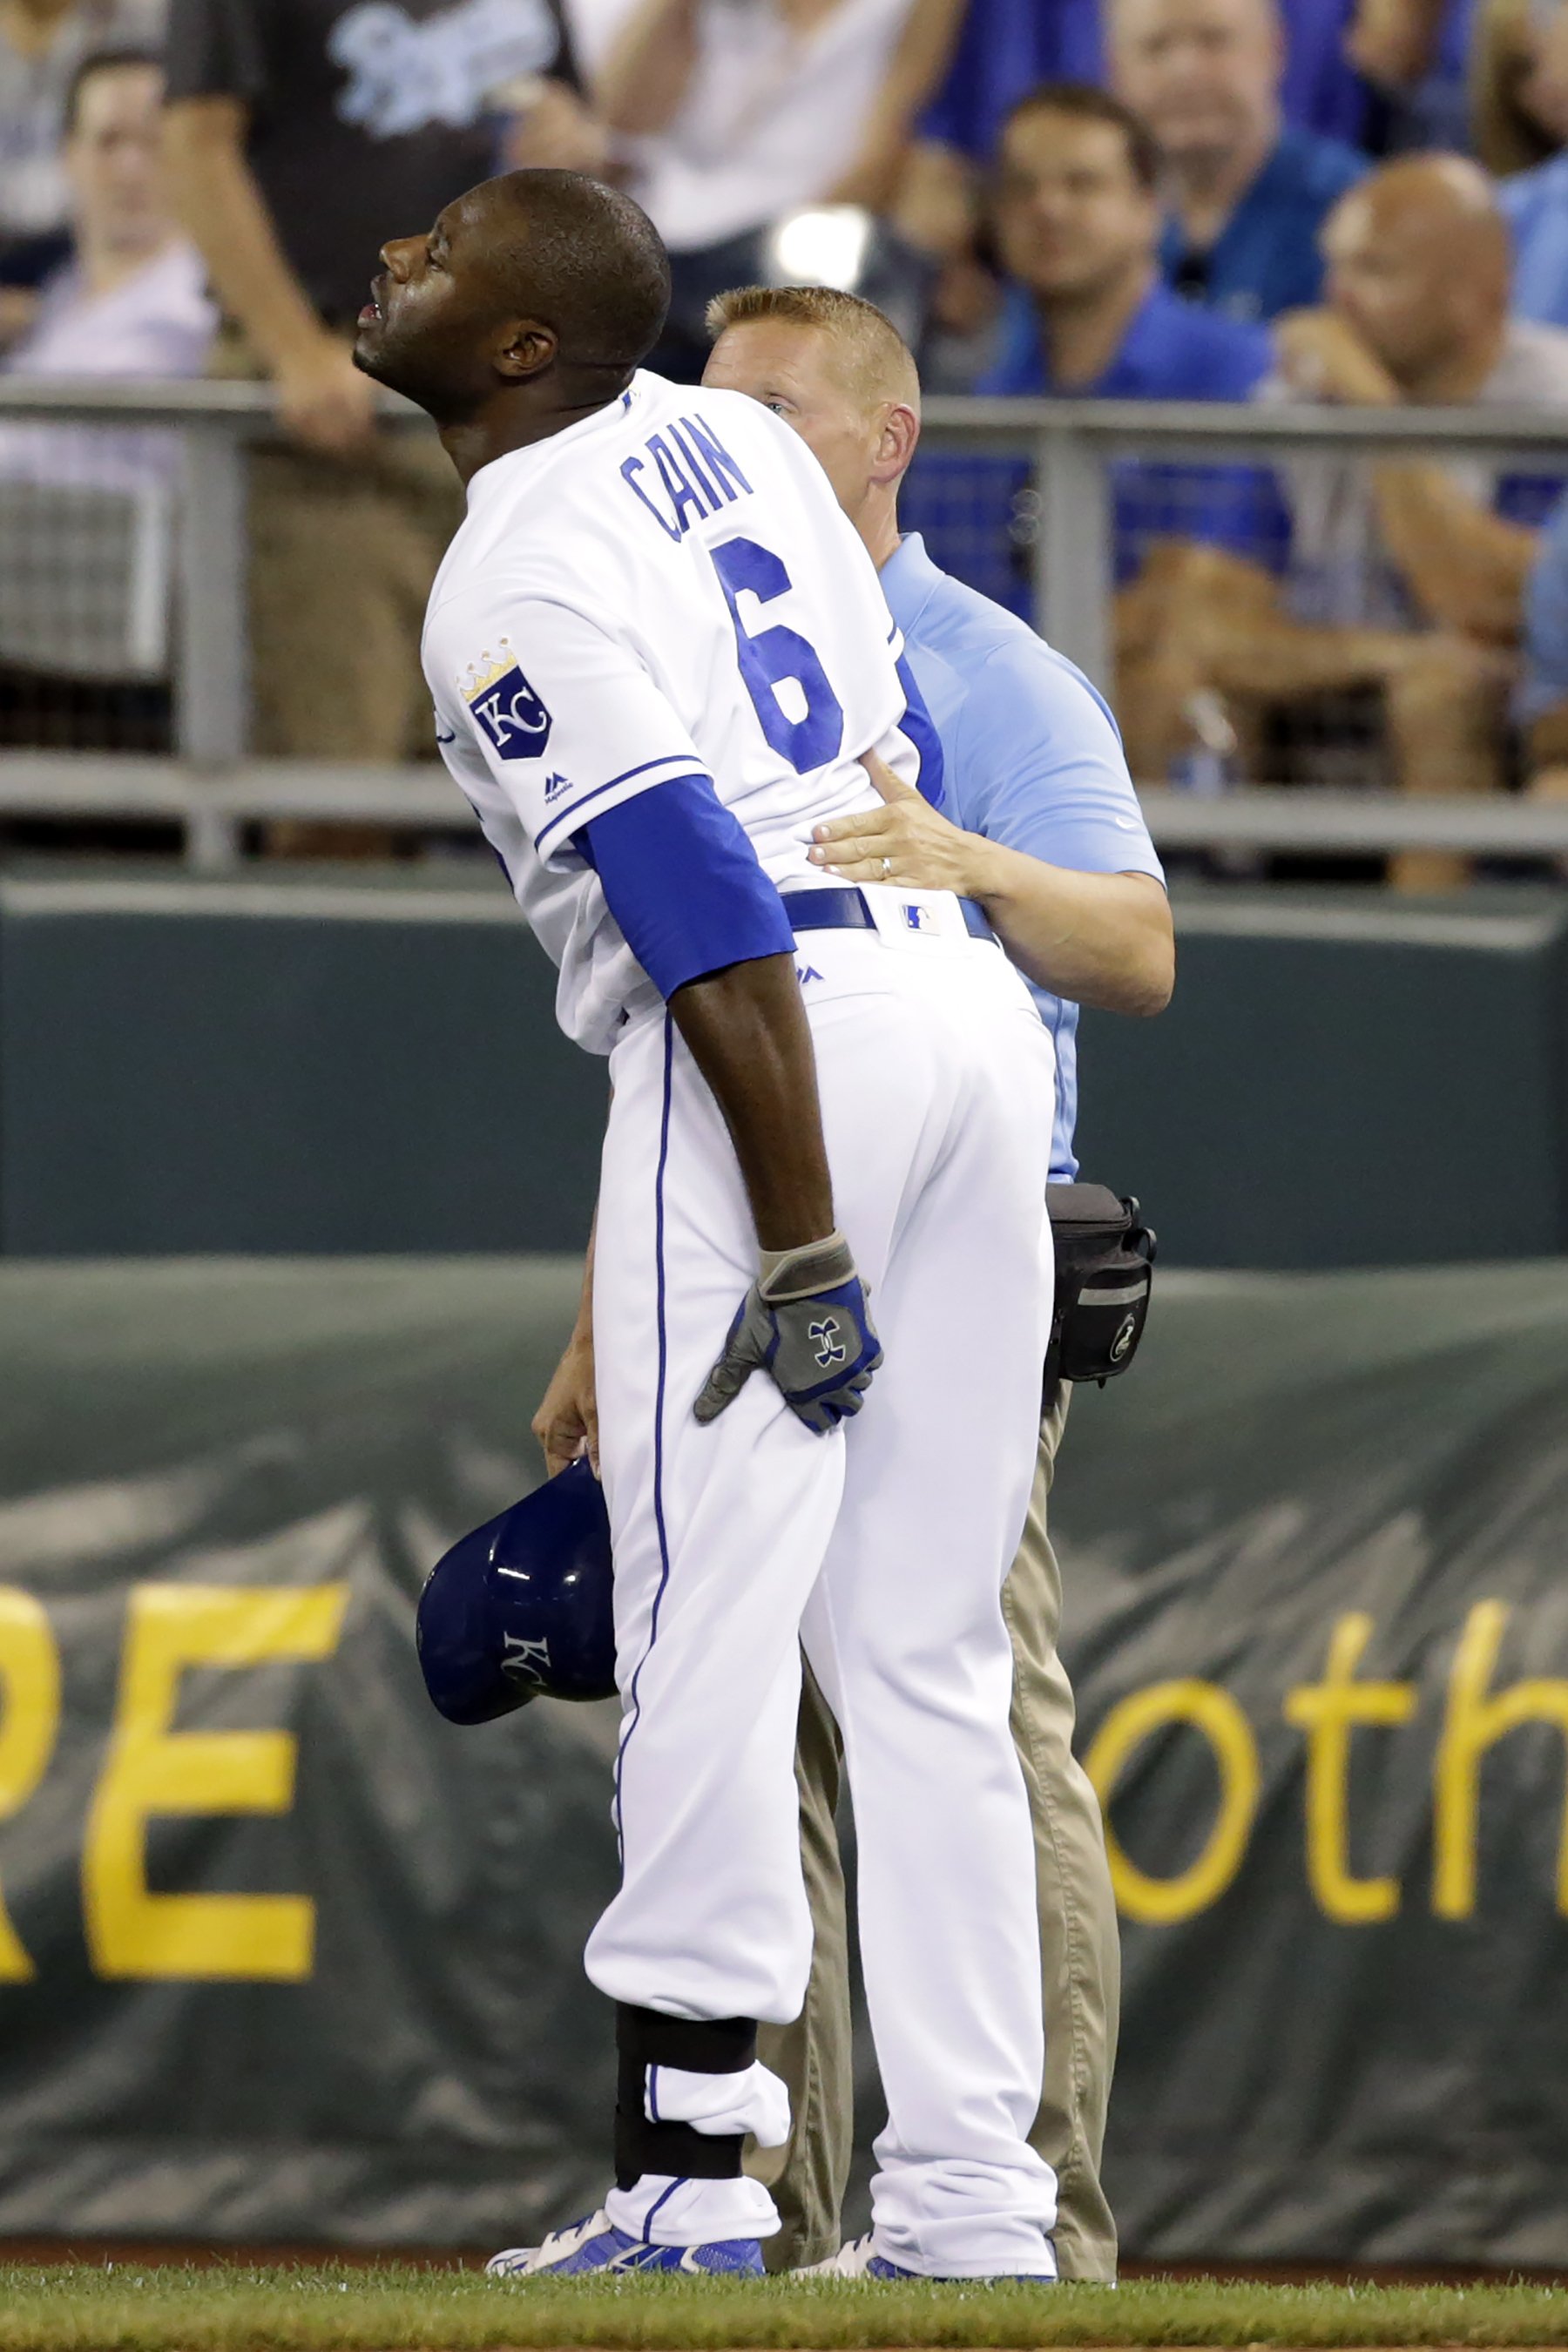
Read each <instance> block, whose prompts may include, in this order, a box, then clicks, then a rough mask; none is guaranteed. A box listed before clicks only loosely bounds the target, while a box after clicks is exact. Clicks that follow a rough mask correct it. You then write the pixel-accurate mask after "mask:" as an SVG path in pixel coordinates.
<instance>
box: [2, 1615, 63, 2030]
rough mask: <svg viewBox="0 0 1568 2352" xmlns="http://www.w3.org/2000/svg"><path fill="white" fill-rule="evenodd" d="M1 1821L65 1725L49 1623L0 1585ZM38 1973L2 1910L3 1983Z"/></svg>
mask: <svg viewBox="0 0 1568 2352" xmlns="http://www.w3.org/2000/svg"><path fill="white" fill-rule="evenodd" d="M0 1683H3V1684H4V1685H5V1713H4V1715H0V1821H5V1820H7V1819H9V1817H10V1815H11V1814H12V1813H16V1812H20V1811H21V1809H22V1807H23V1806H24V1805H25V1804H26V1801H27V1800H28V1798H29V1797H30V1796H31V1795H32V1793H33V1791H34V1790H35V1789H36V1788H37V1785H38V1783H39V1781H40V1780H42V1779H43V1777H44V1768H45V1766H46V1765H47V1763H48V1760H49V1758H50V1757H51V1756H52V1755H53V1754H54V1748H55V1734H56V1733H57V1732H58V1729H59V1724H60V1656H59V1652H58V1650H57V1649H56V1647H55V1637H54V1635H53V1633H50V1631H49V1621H48V1619H47V1617H46V1616H45V1614H44V1612H43V1610H42V1609H41V1608H40V1606H39V1604H38V1603H37V1601H35V1600H34V1599H33V1596H32V1594H31V1593H30V1592H18V1591H16V1589H15V1587H13V1586H11V1585H0ZM36 1975H37V1970H36V1969H35V1968H34V1966H33V1963H32V1961H31V1960H30V1959H29V1958H27V1955H26V1952H25V1951H24V1950H23V1949H22V1946H21V1944H20V1942H19V1941H18V1939H17V1936H16V1929H15V1928H14V1927H12V1925H11V1922H10V1921H9V1919H7V1917H6V1916H5V1911H4V1910H3V1909H0V1983H10V1984H16V1983H20V1982H24V1981H25V1980H26V1979H27V1978H28V1977H31V1976H36Z"/></svg>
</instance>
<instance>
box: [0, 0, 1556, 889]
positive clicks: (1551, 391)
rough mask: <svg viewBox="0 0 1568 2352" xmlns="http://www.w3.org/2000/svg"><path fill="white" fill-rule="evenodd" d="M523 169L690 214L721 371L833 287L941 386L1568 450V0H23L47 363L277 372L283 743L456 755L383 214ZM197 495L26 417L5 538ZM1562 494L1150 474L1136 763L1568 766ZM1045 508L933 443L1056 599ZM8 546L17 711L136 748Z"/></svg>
mask: <svg viewBox="0 0 1568 2352" xmlns="http://www.w3.org/2000/svg"><path fill="white" fill-rule="evenodd" d="M525 163H544V164H563V165H568V166H571V167H573V168H575V169H581V170H584V171H588V172H592V173H600V174H603V175H605V176H607V177H613V178H615V179H616V180H618V181H619V182H620V183H621V184H624V185H626V186H627V187H629V188H630V189H631V190H632V192H633V193H634V194H637V196H638V198H639V199H640V200H641V202H642V203H643V204H644V205H647V209H648V210H649V212H650V213H651V214H652V215H653V218H654V220H655V221H656V223H657V225H658V227H659V229H660V230H661V232H662V234H663V236H664V237H665V239H666V242H667V244H668V247H669V248H670V252H671V255H672V258H673V265H674V273H675V302H674V307H673V310H672V312H671V316H670V321H669V326H668V331H667V333H666V336H665V339H664V341H663V342H662V344H661V345H660V347H659V349H658V352H656V354H655V355H654V359H653V362H652V363H653V364H654V365H656V366H658V367H659V368H660V369H662V370H663V371H664V372H665V373H669V374H673V375H676V376H678V377H681V378H688V379H693V380H694V379H695V378H696V377H697V376H698V375H699V374H700V372H701V368H702V365H703V362H704V360H705V357H706V352H707V336H706V331H705V329H704V324H703V320H704V313H705V311H706V309H707V305H708V303H709V301H710V299H711V298H712V297H713V296H714V295H715V294H717V293H719V292H721V291H722V290H724V289H726V288H729V287H732V286H734V285H737V284H743V283H748V282H753V281H757V280H763V281H767V282H770V283H789V282H799V283H812V282H827V283H834V284H838V285H843V286H847V287H850V288H852V289H854V290H856V291H858V292H860V293H862V294H865V295H867V296H868V297H869V298H870V299H873V300H875V301H878V302H879V303H880V304H881V305H882V307H883V308H884V309H886V310H888V311H889V315H890V316H891V317H892V318H893V319H894V320H895V322H896V323H897V324H898V325H899V327H900V330H901V331H903V332H904V333H905V334H906V335H907V336H908V338H909V340H910V341H911V343H912V344H913V345H914V346H915V348H916V349H917V351H918V352H919V355H920V359H921V373H922V377H923V381H924V383H925V385H926V388H927V390H928V391H931V392H946V393H961V394H962V393H968V392H974V393H992V394H1034V395H1041V394H1058V395H1066V396H1072V397H1075V398H1079V399H1083V398H1108V399H1110V398H1114V399H1121V400H1127V399H1131V400H1168V399H1181V400H1188V401H1203V402H1210V403H1222V404H1223V403H1242V402H1247V403H1251V402H1258V403H1264V404H1269V403H1280V402H1290V403H1300V402H1303V401H1306V402H1311V403H1343V404H1352V405H1356V406H1377V407H1398V406H1401V405H1405V404H1414V405H1418V406H1422V407H1427V406H1431V405H1435V404H1471V403H1480V404H1485V405H1486V406H1487V407H1488V408H1489V409H1493V410H1496V409H1507V408H1509V407H1513V408H1519V409H1526V410H1535V411H1538V410H1540V409H1542V408H1543V407H1544V408H1551V407H1555V406H1559V405H1561V406H1562V407H1563V413H1564V427H1565V434H1564V437H1565V440H1568V0H0V373H9V374H11V375H29V374H30V375H33V376H41V377H65V376H71V377H79V376H86V375H101V376H110V377H120V378H124V379H132V378H137V377H142V378H153V379H156V378H168V377H172V376H181V375H187V376H188V375H195V374H200V373H219V374H224V375H228V376H250V377H256V378H266V379H268V380H270V382H271V383H273V385H274V386H275V388H276V393H277V403H278V418H279V425H278V430H277V432H276V434H275V435H274V436H273V437H272V438H271V439H269V440H268V442H267V443H266V444H265V445H264V446H261V447H259V448H258V450H257V451H256V452H255V453H254V456H253V457H252V460H251V465H250V530H251V557H250V563H251V576H250V610H251V677H252V681H253V698H254V719H253V744H254V748H255V749H256V750H258V751H262V752H270V753H277V754H281V755H286V756H289V757H291V758H294V759H298V760H345V761H359V762H379V761H400V760H404V759H408V758H413V757H418V756H421V755H425V754H427V753H428V751H429V749H430V740H429V737H430V730H429V718H428V711H427V709H426V698H425V696H424V693H423V689H422V686H421V682H420V678H419V672H418V663H417V660H416V642H417V633H418V626H419V620H420V615H421V612H422V607H423V603H424V598H425V594H426V589H427V586H428V583H429V581H430V578H431V576H432V574H433V572H434V569H435V566H436V563H437V560H438V557H439V554H440V551H441V549H442V547H443V545H444V543H445V540H446V538H447V534H448V533H449V531H450V530H451V528H452V526H453V522H454V520H455V514H456V499H457V492H456V488H455V485H454V482H453V480H452V478H451V477H450V474H449V470H448V469H447V467H446V464H445V461H444V460H443V459H442V457H440V454H439V452H438V451H437V449H436V448H435V447H434V446H433V445H432V444H431V442H430V441H429V440H428V438H426V436H420V435H411V434H408V433H406V432H403V431H399V430H397V429H395V428H392V427H388V426H386V425H384V424H378V422H377V419H376V415H375V413H374V395H373V392H372V388H371V386H370V385H369V383H367V382H366V380H365V379H364V378H363V377H362V376H360V375H358V374H356V373H355V372H354V371H353V367H352V365H351V362H350V358H349V342H350V337H351V334H352V330H353V321H354V319H355V317H356V314H357V312H358V310H359V308H360V305H361V303H362V301H363V299H364V296H365V292H366V289H367V283H368V279H369V277H370V275H371V273H372V271H373V270H374V267H375V256H376V251H377V247H378V245H379V243H380V241H381V240H382V238H383V237H384V236H386V235H388V234H389V233H394V232H398V233H401V232H406V231H409V230H414V229H417V228H420V227H422V226H426V225H427V224H428V222H429V221H430V220H431V219H433V217H434V215H436V213H437V211H438V210H439V209H440V207H441V206H442V205H444V204H445V203H446V202H447V201H448V200H449V199H450V198H451V197H452V196H454V195H455V194H458V193H459V192H460V191H461V190H462V189H463V188H465V187H466V186H468V185H469V184H471V183H472V182H474V181H475V180H477V179H479V178H482V177H483V176H485V175H486V174H487V173H489V172H490V171H491V170H493V169H496V168H498V167H500V166H504V165H509V164H525ZM174 480H175V468H174V451H173V448H172V446H171V444H170V441H169V438H168V436H166V435H160V434H159V433H157V432H155V431H151V430H148V429H143V430H142V431H140V432H132V431H127V430H115V431H112V432H99V431H96V430H93V431H89V430H87V429H85V428H79V427H78V428H66V427H60V426H49V425H37V424H32V423H27V424H19V423H9V424H5V425H0V535H3V532H4V523H5V512H6V510H7V509H6V501H7V500H9V499H13V498H15V497H19V496H22V495H24V494H26V495H29V496H30V495H35V494H36V493H37V492H38V491H39V490H40V489H41V488H47V487H48V486H49V485H50V484H53V485H54V486H55V487H56V488H57V489H58V490H59V491H61V492H65V491H69V492H70V493H71V494H72V495H73V496H79V497H87V496H90V495H109V494H118V495H120V496H121V497H124V498H132V499H141V500H142V506H143V508H145V509H146V510H147V511H148V512H152V511H153V506H155V504H156V502H157V501H159V500H163V501H164V502H165V504H166V502H167V501H168V500H170V499H172V498H173V497H174ZM1565 480H1568V456H1565V457H1564V460H1563V466H1562V467H1561V469H1560V470H1558V469H1555V468H1554V467H1553V464H1552V460H1551V457H1550V454H1549V453H1543V455H1542V457H1541V459H1540V460H1538V461H1535V462H1533V463H1531V465H1529V466H1525V465H1523V464H1521V463H1512V464H1510V465H1508V466H1503V465H1499V464H1491V465H1488V464H1486V463H1484V462H1477V461H1474V460H1464V461H1462V462H1461V461H1454V460H1447V459H1440V458H1439V457H1437V456H1436V455H1435V454H1434V455H1432V456H1429V457H1418V456H1412V455H1410V454H1407V453H1404V452H1401V453H1400V454H1399V455H1398V456H1397V457H1390V458H1388V459H1387V460H1386V461H1384V460H1381V459H1380V460H1378V461H1376V462H1373V461H1372V460H1370V459H1366V458H1360V457H1357V458H1348V459H1346V458H1339V457H1331V456H1327V455H1324V454H1321V452H1314V453H1312V454H1310V455H1303V456H1302V457H1300V458H1299V459H1295V458H1293V459H1291V460H1290V461H1289V462H1287V463H1281V464H1278V465H1272V466H1268V467H1265V466H1261V465H1259V464H1258V463H1256V462H1254V463H1252V464H1247V463H1243V462H1241V461H1240V460H1239V458H1238V459H1237V461H1236V462H1227V463H1225V464H1220V463H1215V464H1213V465H1206V466H1198V465H1195V464H1192V463H1184V464H1180V465H1178V464H1174V463H1159V464H1156V463H1154V462H1152V460H1143V461H1138V462H1128V461H1121V462H1120V463H1119V464H1118V465H1117V467H1116V468H1115V476H1114V497H1113V509H1114V537H1115V547H1114V562H1113V572H1114V582H1115V587H1114V610H1113V639H1114V659H1115V667H1116V687H1117V706H1118V710H1119V715H1120V717H1121V722H1122V725H1123V729H1124V731H1125V733H1126V736H1127V739H1128V748H1129V752H1130V756H1131V761H1132V765H1133V769H1134V772H1135V774H1136V775H1137V776H1138V777H1139V778H1140V780H1141V781H1143V782H1166V781H1168V782H1174V783H1182V782H1190V781H1193V780H1194V779H1203V780H1205V781H1204V783H1203V787H1202V788H1213V786H1214V784H1215V780H1216V778H1217V779H1218V781H1219V782H1224V781H1226V780H1227V779H1229V778H1231V777H1236V778H1238V779H1240V778H1252V779H1256V780H1259V781H1263V780H1267V781H1280V780H1283V781H1295V782H1303V783H1310V782H1324V781H1329V782H1343V781H1346V780H1347V779H1348V778H1353V779H1355V780H1360V781H1364V780H1368V779H1373V780H1377V781H1383V782H1388V783H1391V784H1394V785H1399V786H1404V787H1405V788H1409V789H1415V790H1419V791H1424V792H1433V791H1451V792H1468V793H1478V792H1484V791H1495V790H1501V789H1521V788H1522V789H1527V790H1531V791H1533V792H1537V793H1542V794H1546V795H1551V796H1568V503H1565V502H1564V500H1563V497H1562V492H1563V484H1564V481H1565ZM149 502H152V503H149ZM1038 506H1039V502H1038V499H1037V498H1036V497H1035V496H1034V494H1033V492H1032V491H1031V489H1030V488H1029V485H1028V483H1027V480H1026V477H1025V476H1024V475H1023V473H1022V472H1021V471H1020V469H1019V468H1018V467H1016V466H1015V465H1012V464H1011V463H1010V462H1009V461H1004V460H999V459H986V458H983V457H973V456H965V455H963V454H959V453H953V452H951V451H947V452H941V453H939V452H936V451H934V450H933V451H931V453H929V454H925V455H922V456H921V457H920V458H919V459H917V462H916V467H915V469H914V472H913V474H912V476H911V478H910V484H909V488H908V492H907V509H906V520H907V524H908V526H909V527H910V528H919V529H921V530H923V531H924V533H925V536H926V540H927V543H928V546H930V548H931V551H932V553H933V554H934V555H936V557H937V558H938V560H939V561H942V562H945V563H947V564H948V565H949V567H950V568H952V569H953V570H955V571H957V572H961V573H962V574H963V575H965V576H967V577H969V578H971V579H972V580H973V582H974V583H975V584H976V585H977V586H980V587H982V588H984V589H985V590H986V591H987V592H988V593H994V594H998V595H1000V596H1002V597H1003V598H1004V599H1005V600H1006V601H1008V602H1010V603H1012V604H1015V606H1016V607H1017V608H1018V609H1026V607H1027V600H1028V596H1029V593H1030V591H1029V578H1030V570H1031V562H1032V556H1031V548H1030V541H1031V537H1032V535H1033V534H1034V533H1035V532H1037V530H1038V529H1040V528H1042V527H1044V528H1047V529H1048V528H1049V520H1048V515H1047V517H1046V518H1045V519H1044V522H1043V524H1042V521H1041V518H1040V515H1039V511H1038ZM4 570H5V561H4V557H3V556H0V740H4V741H7V742H11V743H17V742H26V741H29V740H31V741H34V742H43V743H50V744H57V745H68V746H71V747H74V748H104V747H108V748H114V747H115V746H116V745H117V744H118V743H122V742H123V741H124V740H126V737H125V732H124V710H125V708H126V705H125V701H124V697H123V695H120V696H119V698H116V695H115V694H114V693H110V692H109V691H107V690H99V691H95V690H93V689H92V688H90V687H89V686H84V684H83V682H82V680H81V679H80V678H76V679H74V680H72V681H70V682H69V685H68V689H67V685H66V682H64V681H62V680H61V679H60V678H59V677H55V678H54V679H52V680H51V678H50V677H49V676H48V675H47V665H45V666H44V667H41V668H40V667H29V665H28V664H27V663H26V662H19V661H18V660H17V659H16V657H15V656H14V650H13V648H12V647H11V646H10V645H9V644H8V642H6V640H5V595H4V579H3V574H4ZM157 668H158V663H157V661H156V660H155V659H154V660H153V661H152V662H151V664H150V673H151V674H152V676H151V685H150V688H149V690H150V691H151V692H152V693H153V700H154V703H155V702H156V695H157V692H158V690H159V689H158V687H157V680H156V676H155V673H156V671H157ZM165 704H166V690H165ZM165 720H166V710H165ZM155 731H156V730H155V725H154V735H155ZM135 740H137V741H139V742H140V741H142V740H153V739H152V738H144V737H143V736H142V735H138V736H136V738H135ZM1460 870H1461V869H1459V868H1458V866H1456V865H1455V863H1454V862H1453V861H1452V860H1445V859H1443V858H1439V857H1436V856H1426V855H1422V856H1409V857H1406V858H1405V859H1404V860H1401V861H1398V862H1397V863H1396V866H1395V872H1394V878H1395V879H1396V880H1399V881H1402V882H1405V883H1407V884H1409V885H1411V886H1414V887H1432V886H1436V885H1439V884H1442V883H1444V882H1446V881H1451V880H1453V879H1454V878H1456V877H1457V875H1458V872H1459V871H1460Z"/></svg>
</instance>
